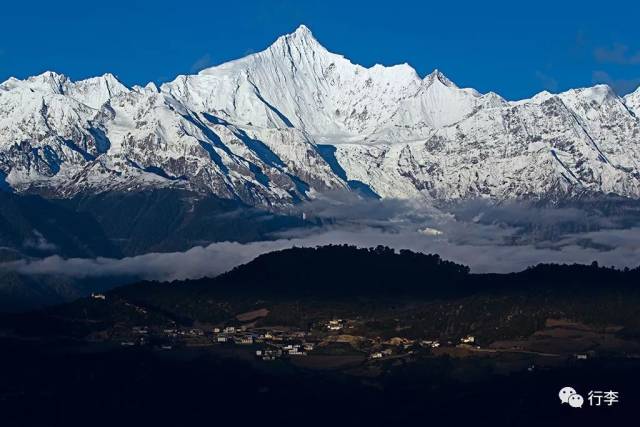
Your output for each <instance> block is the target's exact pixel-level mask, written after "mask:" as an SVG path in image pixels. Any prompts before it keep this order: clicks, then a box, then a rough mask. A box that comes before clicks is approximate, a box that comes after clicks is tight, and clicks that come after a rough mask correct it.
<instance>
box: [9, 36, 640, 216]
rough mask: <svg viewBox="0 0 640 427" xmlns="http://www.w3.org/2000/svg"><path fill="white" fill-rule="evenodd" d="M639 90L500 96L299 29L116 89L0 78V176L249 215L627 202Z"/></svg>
mask: <svg viewBox="0 0 640 427" xmlns="http://www.w3.org/2000/svg"><path fill="white" fill-rule="evenodd" d="M638 114H640V91H636V92H635V93H633V94H630V95H627V96H626V97H624V98H621V97H619V96H617V95H616V94H615V93H613V91H612V90H611V89H610V88H609V87H607V86H602V85H599V86H595V87H592V88H585V89H576V90H570V91H568V92H564V93H561V94H556V95H554V94H550V93H547V92H543V93H540V94H538V95H536V96H535V97H533V98H531V99H527V100H522V101H516V102H509V101H506V100H504V99H502V98H501V97H500V96H498V95H496V94H494V93H487V94H480V93H478V92H477V91H475V90H473V89H461V88H458V87H457V86H456V85H455V84H454V83H453V82H451V81H450V80H449V79H447V78H446V77H445V76H444V75H443V74H442V73H440V72H439V71H434V72H433V73H432V74H430V75H428V76H426V77H425V78H420V77H419V76H418V75H417V73H416V72H415V71H414V70H413V69H412V68H411V67H410V66H408V65H406V64H404V65H398V66H392V67H383V66H380V65H376V66H373V67H371V68H364V67H361V66H359V65H355V64H352V63H351V62H350V61H349V60H347V59H346V58H344V57H343V56H341V55H336V54H333V53H331V52H329V51H327V50H326V49H325V48H324V47H322V46H321V45H320V44H319V43H318V41H317V40H316V39H315V38H314V37H313V35H312V34H311V32H310V31H309V30H308V29H307V28H306V27H304V26H303V27H300V28H299V29H298V30H296V31H295V32H294V33H292V34H289V35H285V36H282V37H280V38H279V39H278V40H277V41H276V42H275V43H274V44H273V45H271V46H270V47H269V48H267V49H266V50H264V51H262V52H259V53H257V54H254V55H250V56H247V57H245V58H242V59H239V60H236V61H232V62H229V63H226V64H222V65H219V66H216V67H213V68H209V69H205V70H203V71H201V72H200V73H199V74H197V75H190V76H179V77H178V78H176V79H175V80H174V81H172V82H169V83H165V84H163V85H162V86H161V87H160V88H157V87H156V86H155V85H153V84H149V85H147V86H146V87H139V86H135V87H133V88H127V87H125V86H124V85H122V84H121V83H120V82H118V80H117V79H116V78H115V77H114V76H112V75H110V74H106V75H104V76H101V77H96V78H92V79H88V80H83V81H78V82H72V81H70V80H69V79H68V78H66V77H65V76H62V75H59V74H56V73H52V72H47V73H44V74H41V75H39V76H35V77H31V78H29V79H26V80H17V79H10V80H8V81H6V82H4V83H2V84H1V85H0V178H2V179H3V180H4V185H5V186H6V187H10V188H12V189H14V190H15V191H17V192H37V193H41V194H45V195H55V196H62V197H70V196H73V195H76V194H80V193H102V192H108V191H136V190H140V189H147V188H180V189H187V190H191V191H196V192H198V193H200V194H203V195H207V194H214V195H216V196H220V197H223V198H230V199H237V200H240V201H242V202H244V203H247V204H250V205H255V206H263V207H274V208H277V207H284V206H288V205H290V204H292V203H296V202H298V201H300V200H305V199H310V198H314V197H316V196H317V195H318V194H319V193H323V192H327V191H336V190H353V189H358V191H361V190H362V189H363V188H364V189H366V192H367V193H368V194H375V195H378V196H380V197H383V198H416V199H426V200H457V199H463V198H476V197H482V198H493V199H498V200H503V199H510V198H529V197H533V198H551V199H557V198H566V197H575V196H579V195H582V194H598V193H614V194H617V195H621V196H626V197H632V198H638V197H640V169H639V161H640V146H639V143H640V121H639V119H638Z"/></svg>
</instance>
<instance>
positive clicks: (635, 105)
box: [624, 87, 640, 117]
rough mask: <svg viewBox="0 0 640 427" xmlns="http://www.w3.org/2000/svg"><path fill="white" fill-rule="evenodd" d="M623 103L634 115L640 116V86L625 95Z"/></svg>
mask: <svg viewBox="0 0 640 427" xmlns="http://www.w3.org/2000/svg"><path fill="white" fill-rule="evenodd" d="M624 103H625V105H626V106H627V108H629V109H630V110H631V111H633V112H634V113H635V115H636V116H638V117H640V87H639V88H638V89H636V90H635V91H634V92H631V93H630V94H628V95H627V96H625V97H624Z"/></svg>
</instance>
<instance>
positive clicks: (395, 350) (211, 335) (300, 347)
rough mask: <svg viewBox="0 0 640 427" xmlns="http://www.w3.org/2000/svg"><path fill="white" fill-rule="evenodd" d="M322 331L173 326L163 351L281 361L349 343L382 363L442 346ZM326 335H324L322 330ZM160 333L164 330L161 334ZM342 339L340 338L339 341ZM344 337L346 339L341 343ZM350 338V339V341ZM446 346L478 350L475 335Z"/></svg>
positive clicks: (337, 322)
mask: <svg viewBox="0 0 640 427" xmlns="http://www.w3.org/2000/svg"><path fill="white" fill-rule="evenodd" d="M316 325H317V326H320V327H321V329H319V330H318V329H316V328H312V329H311V330H310V331H309V332H306V331H302V330H296V329H294V328H279V329H278V328H264V327H261V328H255V327H249V326H225V327H215V328H212V329H202V328H197V327H191V328H180V327H177V326H175V327H171V328H166V329H163V330H162V331H161V333H160V334H159V335H160V347H159V348H160V349H163V350H171V349H172V348H173V347H174V346H175V345H176V344H178V345H186V346H207V345H217V344H225V345H226V344H231V345H240V346H243V345H244V346H249V345H255V346H257V348H256V349H255V356H256V357H257V358H259V359H261V360H264V361H272V360H277V359H280V358H288V357H297V356H306V355H307V354H308V353H309V352H312V351H313V350H314V349H315V348H316V346H318V345H324V344H326V343H332V342H349V343H351V344H352V345H354V346H357V347H358V348H359V349H360V351H363V350H364V351H367V352H368V353H369V356H368V358H369V359H370V360H380V359H385V358H391V357H402V356H404V355H409V354H413V353H415V352H416V351H419V349H420V348H423V349H437V348H439V347H440V346H441V343H440V341H439V340H437V339H422V340H415V339H408V338H402V337H394V338H390V339H387V340H381V339H380V338H377V339H367V338H365V337H359V336H352V335H345V332H342V331H343V330H344V329H351V328H352V327H353V326H350V325H352V322H351V321H346V320H342V319H331V320H328V321H325V322H322V323H320V324H316ZM323 330H324V331H325V332H322V331H323ZM157 332H160V331H157ZM151 335H153V337H157V335H158V334H157V333H151V332H150V330H149V328H148V327H146V326H134V327H132V328H131V330H130V333H129V334H127V335H125V340H123V341H122V342H121V345H122V346H133V345H144V344H147V343H149V338H148V337H150V336H151ZM336 338H340V339H336ZM342 338H344V339H343V340H341V339H342ZM348 338H349V339H348ZM444 345H445V346H449V347H450V346H457V347H470V346H473V347H478V346H477V345H476V338H475V337H474V336H473V335H465V336H463V337H461V338H460V339H459V342H458V343H455V342H450V341H447V342H445V343H444Z"/></svg>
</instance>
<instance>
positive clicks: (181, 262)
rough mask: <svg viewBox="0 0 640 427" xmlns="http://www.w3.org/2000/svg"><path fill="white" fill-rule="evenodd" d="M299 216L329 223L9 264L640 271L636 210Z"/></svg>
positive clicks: (79, 268) (342, 211) (343, 209)
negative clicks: (413, 258) (340, 250)
mask: <svg viewBox="0 0 640 427" xmlns="http://www.w3.org/2000/svg"><path fill="white" fill-rule="evenodd" d="M299 209H300V210H301V212H304V213H305V214H306V215H307V217H310V218H318V219H320V220H321V221H322V222H323V224H325V225H323V226H321V227H316V228H311V229H294V230H289V231H287V232H285V233H281V234H279V235H277V236H273V237H274V239H273V240H271V241H260V242H251V243H246V244H241V243H236V242H220V243H213V244H210V245H208V246H204V247H203V246H198V247H194V248H192V249H189V250H187V251H185V252H174V253H148V254H144V255H139V256H134V257H128V258H123V259H109V258H96V259H79V258H74V259H63V258H61V257H59V256H50V257H47V258H43V259H37V260H20V261H14V262H10V263H5V264H4V265H3V267H4V268H9V269H12V270H16V271H18V272H20V273H22V274H35V275H38V274H57V275H68V276H73V277H77V278H91V277H111V276H127V277H136V278H140V279H148V280H179V279H188V278H200V277H205V276H215V275H218V274H220V273H222V272H225V271H228V270H229V269H231V268H233V267H234V266H237V265H240V264H243V263H246V262H249V261H251V260H252V259H254V258H255V257H257V256H259V255H260V254H263V253H267V252H271V251H275V250H280V249H285V248H290V247H293V246H318V245H328V244H352V245H357V246H360V247H371V246H377V245H386V246H390V247H393V248H396V249H410V250H414V251H419V252H425V253H437V254H439V255H441V256H442V257H443V258H445V259H448V260H451V261H455V262H459V263H462V264H465V265H468V266H470V267H471V270H472V271H473V272H478V273H480V272H511V271H519V270H522V269H524V268H526V267H528V266H531V265H535V264H538V263H574V262H575V263H591V262H592V261H594V260H596V261H598V262H599V263H600V264H601V265H607V266H610V265H612V266H616V267H620V268H622V267H627V266H628V267H635V266H638V265H640V223H638V222H639V221H638V218H640V216H639V215H637V213H636V211H635V208H634V209H631V210H630V209H627V208H625V209H621V210H620V211H621V212H625V213H624V214H611V213H607V212H604V213H603V212H602V211H601V210H598V209H591V208H590V209H582V208H575V207H570V208H544V207H536V206H533V205H528V204H521V203H520V204H518V203H512V204H503V205H501V206H496V205H489V204H486V203H481V202H473V203H466V204H460V205H457V206H454V207H451V208H450V209H446V210H445V209H434V208H433V207H427V206H420V205H416V204H415V203H410V202H403V201H377V200H359V199H354V198H352V197H350V196H341V197H334V198H331V199H323V200H316V201H314V202H310V203H308V204H305V205H302V206H300V207H299ZM337 274H339V272H337Z"/></svg>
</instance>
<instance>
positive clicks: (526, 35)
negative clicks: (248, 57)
mask: <svg viewBox="0 0 640 427" xmlns="http://www.w3.org/2000/svg"><path fill="white" fill-rule="evenodd" d="M92 3H94V2H92V1H83V2H81V1H64V0H62V1H41V0H37V1H35V2H34V1H31V2H28V1H19V2H13V1H12V2H3V4H2V6H0V18H1V19H0V22H2V25H0V80H1V81H4V80H5V79H6V78H8V77H10V76H16V77H19V78H24V77H26V76H29V75H33V74H38V73H40V72H42V71H45V70H54V71H58V72H61V73H64V74H67V75H69V76H70V77H72V78H73V79H79V78H84V77H88V76H93V75H100V74H104V73H105V72H112V73H113V74H115V75H117V76H118V77H119V78H120V80H122V81H123V82H124V83H126V84H128V85H132V84H146V83H147V82H149V81H155V82H162V81H166V80H169V79H172V78H173V77H175V76H176V75H178V74H184V73H190V72H193V71H197V69H199V68H202V67H204V66H207V65H213V64H217V63H220V62H224V61H227V60H230V59H235V58H238V57H241V56H244V55H245V54H247V53H250V52H253V51H258V50H262V49H263V48H265V47H266V46H268V45H269V44H270V43H272V42H273V40H275V39H276V38H277V36H278V35H281V34H284V33H287V32H291V31H293V30H294V29H295V28H296V27H297V26H298V25H299V24H301V23H304V24H306V25H307V26H309V27H310V28H311V30H312V31H313V33H314V34H315V36H316V38H317V39H318V40H319V41H320V42H321V43H322V44H323V45H324V46H325V47H327V48H328V49H329V50H331V51H333V52H337V53H341V54H344V55H345V56H347V57H348V58H349V59H351V60H352V61H353V62H356V63H360V64H363V65H366V66H369V65H373V64H375V63H382V64H386V65H391V64H395V63H401V62H408V63H409V64H411V65H412V66H413V67H415V68H416V69H417V70H418V72H419V73H420V74H421V75H425V74H427V73H429V72H430V71H431V70H432V69H434V68H439V69H440V70H441V71H443V72H444V73H445V74H446V75H447V76H448V77H449V78H451V79H452V80H453V81H455V82H456V83H458V85H460V86H471V87H475V88H476V89H478V90H480V91H481V92H486V91H489V90H493V91H496V92H498V93H499V94H501V95H503V96H505V97H506V98H509V99H518V98H523V97H529V96H531V95H533V94H534V93H536V92H538V91H540V90H542V89H548V90H551V91H559V90H565V89H568V88H571V87H578V86H586V85H592V84H593V83H597V82H607V83H609V84H611V85H612V86H614V88H615V89H616V90H617V91H618V92H619V93H626V92H629V91H630V90H631V89H633V88H635V87H637V86H638V85H640V5H639V4H638V3H640V2H632V1H629V0H628V1H625V2H622V1H613V0H609V1H607V2H602V1H600V2H597V3H596V2H590V1H583V2H571V3H575V4H574V5H571V4H568V3H570V2H565V1H562V0H555V1H547V0H538V1H536V2H517V1H511V2H502V1H500V2H497V1H479V0H476V1H469V2H453V1H448V2H447V1H442V0H440V1H416V2H409V1H401V0H395V1H391V2H389V1H387V2H375V1H347V0H341V1H334V0H323V1H302V0H298V1H288V0H280V1H278V0H274V1H258V0H246V1H239V0H236V1H233V0H225V1H216V0H213V1H207V2H199V1H167V0H156V1H153V2H151V1H148V2H142V1H136V0H128V1H120V0H111V1H106V2H99V3H100V4H98V2H95V4H92ZM633 3H636V5H633Z"/></svg>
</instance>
